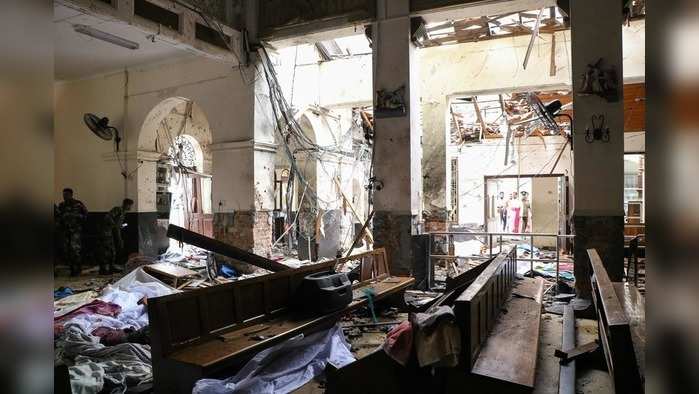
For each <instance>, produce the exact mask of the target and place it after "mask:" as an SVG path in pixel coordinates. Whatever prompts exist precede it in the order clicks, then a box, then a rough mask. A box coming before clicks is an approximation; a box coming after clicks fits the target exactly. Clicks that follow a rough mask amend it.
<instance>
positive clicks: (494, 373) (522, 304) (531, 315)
mask: <svg viewBox="0 0 699 394" xmlns="http://www.w3.org/2000/svg"><path fill="white" fill-rule="evenodd" d="M543 289H544V281H543V279H541V278H536V279H533V278H523V279H522V280H521V281H517V283H516V284H515V287H514V288H513V290H512V293H513V294H512V295H511V296H510V298H509V299H508V300H507V302H506V303H505V306H504V308H505V309H506V310H507V313H506V314H501V315H500V317H499V319H498V320H497V321H496V322H495V324H494V326H493V329H492V332H491V333H490V335H489V336H488V339H487V341H486V342H485V344H484V345H483V348H482V349H481V351H480V353H479V354H478V358H477V359H476V361H475V363H474V365H473V368H472V369H471V373H472V374H473V375H475V376H477V377H480V378H485V379H488V380H491V381H493V383H494V384H498V382H502V383H503V384H505V385H506V386H512V385H514V386H516V387H526V388H533V387H534V379H535V375H536V359H537V352H538V348H539V329H540V324H541V295H542V293H543Z"/></svg>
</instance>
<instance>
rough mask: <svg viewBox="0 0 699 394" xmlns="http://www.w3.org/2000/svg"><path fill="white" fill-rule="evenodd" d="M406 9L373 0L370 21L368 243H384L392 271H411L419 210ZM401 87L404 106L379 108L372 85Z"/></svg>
mask: <svg viewBox="0 0 699 394" xmlns="http://www.w3.org/2000/svg"><path fill="white" fill-rule="evenodd" d="M409 11H410V4H409V1H408V0H379V1H377V22H375V23H374V24H373V26H372V34H373V45H372V48H373V62H374V78H373V83H374V95H375V97H374V115H375V119H376V136H375V144H376V145H375V155H376V156H375V159H374V161H375V164H374V175H375V176H376V178H377V180H378V181H379V182H381V183H382V184H383V187H382V189H381V190H380V191H377V192H376V193H375V195H374V210H375V215H374V219H373V225H374V235H375V241H376V242H375V245H374V246H375V247H385V248H386V251H387V252H388V256H389V260H390V265H391V271H392V273H393V274H407V273H409V272H410V271H411V267H412V260H413V259H412V253H411V234H413V232H414V229H415V228H416V223H417V221H418V218H419V214H420V210H421V208H420V202H421V190H422V182H421V181H422V174H421V153H422V152H421V147H420V136H421V130H420V122H419V116H420V107H419V93H418V92H417V91H416V89H417V88H418V86H419V83H418V82H419V81H418V80H417V78H418V77H419V76H418V72H417V53H416V48H415V46H414V45H413V43H412V42H411V40H410V35H411V34H410V17H409ZM401 87H402V88H404V91H403V98H404V100H403V101H404V103H405V112H404V113H396V112H397V111H393V112H392V113H391V112H389V111H385V112H383V111H381V108H379V103H378V102H377V101H378V100H377V97H376V96H377V91H386V92H393V91H395V90H397V89H399V88H401Z"/></svg>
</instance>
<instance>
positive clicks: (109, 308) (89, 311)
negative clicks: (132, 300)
mask: <svg viewBox="0 0 699 394" xmlns="http://www.w3.org/2000/svg"><path fill="white" fill-rule="evenodd" d="M119 313H121V307H120V306H119V305H117V304H112V303H111V302H104V301H102V300H94V301H92V302H91V303H89V304H85V305H83V306H81V307H80V308H78V309H76V310H74V311H72V312H70V313H68V314H65V315H63V316H60V317H55V318H54V319H53V322H54V323H60V322H64V321H66V320H70V319H72V318H73V317H75V316H78V315H95V314H97V315H104V316H111V317H115V316H116V315H118V314H119Z"/></svg>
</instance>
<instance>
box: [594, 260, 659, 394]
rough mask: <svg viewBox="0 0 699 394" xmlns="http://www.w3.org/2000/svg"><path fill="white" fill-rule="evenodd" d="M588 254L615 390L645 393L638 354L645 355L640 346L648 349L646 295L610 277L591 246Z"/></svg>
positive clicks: (600, 324) (595, 300)
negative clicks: (646, 339)
mask: <svg viewBox="0 0 699 394" xmlns="http://www.w3.org/2000/svg"><path fill="white" fill-rule="evenodd" d="M587 254H588V256H589V258H590V264H591V266H592V299H593V302H594V306H595V311H596V313H597V321H598V324H597V326H598V330H599V339H600V343H601V345H602V348H603V350H604V356H605V361H606V362H607V368H608V370H609V374H610V375H611V376H612V381H613V383H614V390H615V392H617V393H642V392H643V381H642V378H641V373H640V368H639V366H640V365H639V363H638V360H637V356H636V355H637V354H643V351H644V349H641V348H645V305H644V303H643V298H642V297H641V296H640V295H639V294H638V292H635V293H634V292H632V290H631V289H633V288H632V287H630V286H628V284H624V283H613V282H612V281H611V280H610V279H609V275H608V274H607V270H606V269H605V268H604V265H603V264H602V260H601V259H600V257H599V254H598V253H597V251H596V250H595V249H588V250H587ZM634 290H635V289H634ZM629 317H631V319H630V318H629ZM634 337H636V338H637V339H636V341H634Z"/></svg>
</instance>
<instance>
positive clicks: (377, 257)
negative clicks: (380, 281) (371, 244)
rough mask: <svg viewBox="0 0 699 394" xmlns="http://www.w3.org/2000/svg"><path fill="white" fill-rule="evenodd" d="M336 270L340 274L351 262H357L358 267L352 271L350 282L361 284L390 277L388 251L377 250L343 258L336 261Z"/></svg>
mask: <svg viewBox="0 0 699 394" xmlns="http://www.w3.org/2000/svg"><path fill="white" fill-rule="evenodd" d="M335 261H336V262H337V264H336V265H335V270H336V271H338V272H340V271H342V269H343V268H344V267H345V265H347V263H348V262H350V261H357V262H358V263H359V264H358V265H357V267H355V268H353V269H351V270H350V274H349V277H350V280H358V281H360V282H362V281H365V280H369V279H371V278H378V277H385V276H388V275H389V271H388V260H387V258H386V249H384V248H377V249H374V250H370V251H368V252H362V253H357V254H355V255H352V256H347V257H341V258H339V259H336V260H335Z"/></svg>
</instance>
